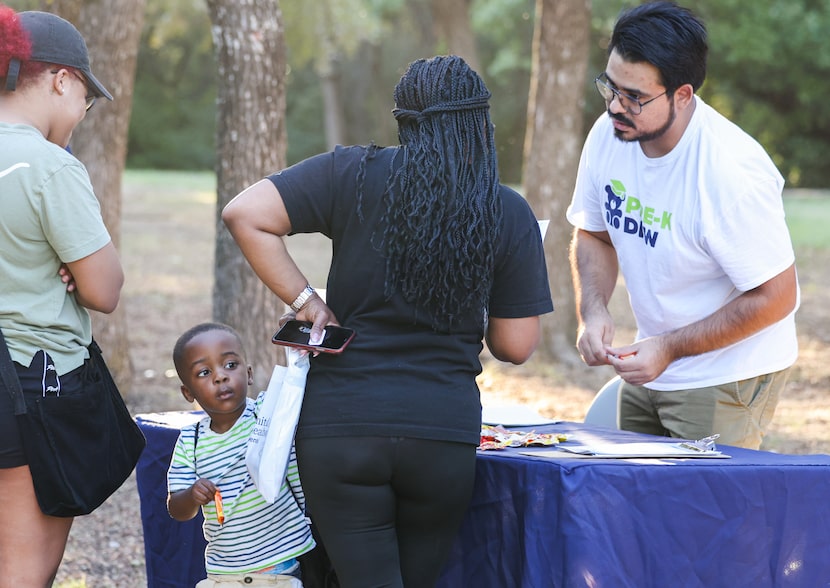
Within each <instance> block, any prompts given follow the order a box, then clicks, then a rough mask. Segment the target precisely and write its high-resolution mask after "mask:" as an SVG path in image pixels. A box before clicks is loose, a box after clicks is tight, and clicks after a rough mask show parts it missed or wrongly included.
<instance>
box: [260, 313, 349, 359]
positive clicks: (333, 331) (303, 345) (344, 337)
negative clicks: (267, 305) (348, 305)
mask: <svg viewBox="0 0 830 588" xmlns="http://www.w3.org/2000/svg"><path fill="white" fill-rule="evenodd" d="M354 335H355V333H354V330H353V329H347V328H346V327H336V326H334V325H328V326H327V327H326V328H325V329H324V330H323V341H322V342H321V343H320V344H319V345H309V343H308V339H309V337H311V323H310V322H307V321H298V320H291V321H288V322H287V323H285V324H284V325H283V327H282V328H281V329H280V330H279V331H277V332H276V333H274V336H273V337H271V342H272V343H275V344H276V345H287V346H289V347H299V348H300V349H309V350H311V351H320V352H322V353H342V351H343V350H344V349H345V348H346V346H347V345H348V344H349V342H350V341H351V340H352V339H354Z"/></svg>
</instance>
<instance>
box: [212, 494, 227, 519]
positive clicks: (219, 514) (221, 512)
mask: <svg viewBox="0 0 830 588" xmlns="http://www.w3.org/2000/svg"><path fill="white" fill-rule="evenodd" d="M213 500H214V502H216V518H217V519H218V520H219V524H220V525H223V524H225V509H224V507H223V506H222V493H221V492H219V488H217V489H216V493H215V494H214V495H213Z"/></svg>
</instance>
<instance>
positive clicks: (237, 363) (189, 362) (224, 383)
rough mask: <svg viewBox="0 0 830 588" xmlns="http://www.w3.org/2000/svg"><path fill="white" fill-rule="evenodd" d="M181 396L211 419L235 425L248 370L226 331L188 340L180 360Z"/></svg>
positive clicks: (250, 377)
mask: <svg viewBox="0 0 830 588" xmlns="http://www.w3.org/2000/svg"><path fill="white" fill-rule="evenodd" d="M181 379H182V384H183V385H182V387H181V390H182V396H184V398H185V400H187V401H188V402H193V401H194V400H195V401H196V402H198V403H199V405H200V406H201V407H202V408H203V409H204V410H205V412H206V413H208V415H210V417H211V419H213V420H216V419H217V417H218V418H220V419H221V417H222V416H225V417H226V418H227V420H228V421H231V422H235V421H236V419H237V418H239V415H241V414H242V412H243V411H244V410H245V399H246V397H247V391H248V386H249V385H251V384H253V374H252V370H251V366H249V365H247V364H246V363H245V358H244V357H243V355H242V348H241V345H240V343H239V340H238V339H237V338H236V337H234V336H233V334H232V333H228V332H227V331H222V330H215V331H206V332H204V333H200V334H198V335H196V336H195V337H194V338H193V339H191V340H190V341H189V342H188V343H187V345H186V346H185V349H184V354H183V356H182V373H181Z"/></svg>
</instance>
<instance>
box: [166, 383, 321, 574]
mask: <svg viewBox="0 0 830 588" xmlns="http://www.w3.org/2000/svg"><path fill="white" fill-rule="evenodd" d="M262 399H263V394H260V395H259V398H257V400H256V402H254V400H252V399H250V398H249V399H248V400H247V405H246V407H245V411H244V412H243V413H242V415H241V416H240V417H239V419H238V420H237V421H236V423H234V425H233V427H231V428H230V430H228V431H227V432H225V433H222V434H218V433H215V432H213V431H212V430H211V429H210V417H205V418H203V419H202V420H201V421H199V422H198V423H195V424H192V425H187V426H186V427H184V428H182V430H181V433H180V434H179V439H178V440H177V441H176V446H175V448H174V450H173V459H172V461H171V463H170V469H169V470H168V472H167V489H168V492H170V493H173V492H178V491H180V490H185V489H187V488H189V487H190V486H192V485H193V484H194V483H195V482H196V480H197V479H199V478H207V479H209V480H211V481H212V482H213V483H214V484H216V486H217V487H218V488H219V490H220V491H221V493H222V503H223V506H224V515H225V522H224V524H222V525H220V524H219V521H218V519H217V516H216V503H215V502H210V503H208V504H206V505H204V506H202V514H203V516H204V519H205V522H204V525H203V527H202V528H203V531H204V535H205V539H206V540H207V548H206V549H205V568H206V570H207V573H209V574H240V573H246V572H254V571H258V570H263V569H265V568H269V567H271V566H274V565H276V564H279V563H280V562H283V561H286V560H288V559H291V558H294V557H297V556H298V555H301V554H303V553H306V552H307V551H310V550H311V549H312V548H313V547H314V540H313V539H312V537H311V531H310V530H309V526H308V522H307V520H306V518H305V516H304V514H303V510H304V509H305V496H304V495H303V491H302V488H301V486H300V478H299V473H298V471H297V458H296V456H295V454H294V448H293V447H292V448H291V456H290V460H289V463H288V471H287V472H286V483H284V484H283V486H282V489H281V490H280V494H279V496H278V497H277V499H276V500H275V501H274V503H273V504H269V503H268V502H266V500H265V499H264V498H263V497H262V495H261V494H260V493H259V491H258V490H257V489H256V487H255V486H254V483H253V480H252V479H251V476H250V474H249V473H248V469H247V466H246V465H245V453H246V446H247V441H248V437H249V436H250V434H251V430H252V429H253V427H254V425H255V424H256V407H258V406H259V405H260V404H261V402H262ZM196 427H198V428H199V433H198V440H197V439H196Z"/></svg>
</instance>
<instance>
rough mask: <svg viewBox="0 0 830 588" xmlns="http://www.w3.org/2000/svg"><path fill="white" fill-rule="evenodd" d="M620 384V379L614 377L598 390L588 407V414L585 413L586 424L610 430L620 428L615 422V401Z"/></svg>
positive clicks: (616, 407) (616, 408)
mask: <svg viewBox="0 0 830 588" xmlns="http://www.w3.org/2000/svg"><path fill="white" fill-rule="evenodd" d="M621 382H622V379H621V378H620V377H619V376H614V377H613V378H611V379H610V380H609V381H608V382H607V383H606V384H605V385H604V386H603V387H602V388H600V389H599V392H597V394H596V396H594V399H593V400H592V401H591V404H590V406H588V412H586V413H585V422H586V423H588V424H589V425H597V426H600V427H608V428H610V429H619V428H620V426H619V423H618V420H617V410H618V405H617V400H618V398H619V395H620V394H619V393H620V383H621Z"/></svg>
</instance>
